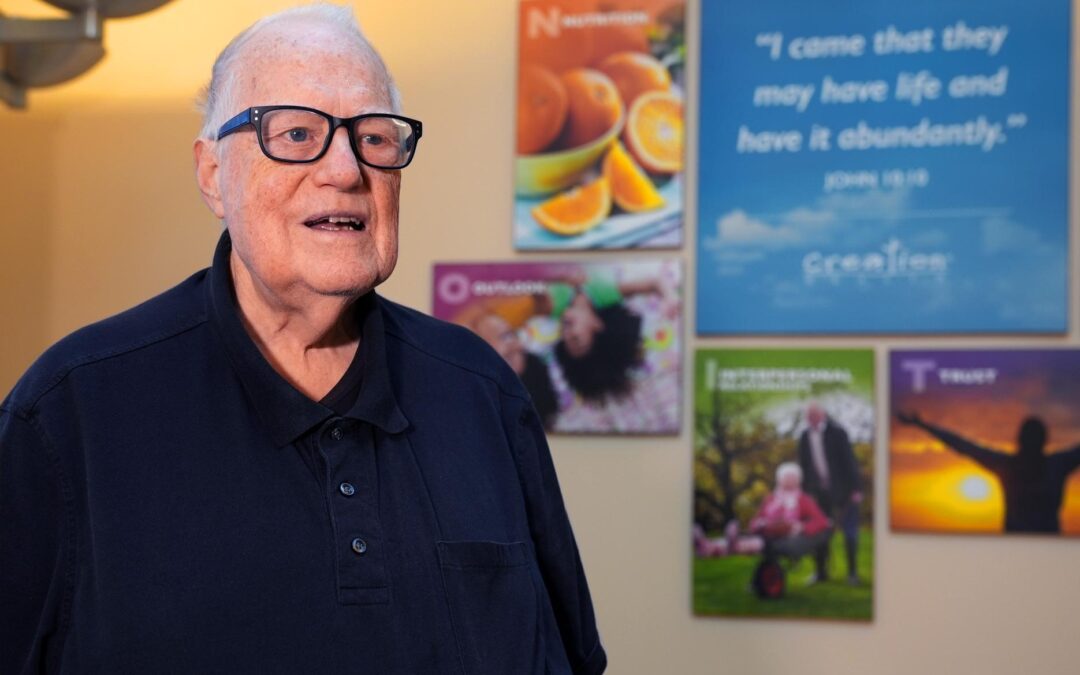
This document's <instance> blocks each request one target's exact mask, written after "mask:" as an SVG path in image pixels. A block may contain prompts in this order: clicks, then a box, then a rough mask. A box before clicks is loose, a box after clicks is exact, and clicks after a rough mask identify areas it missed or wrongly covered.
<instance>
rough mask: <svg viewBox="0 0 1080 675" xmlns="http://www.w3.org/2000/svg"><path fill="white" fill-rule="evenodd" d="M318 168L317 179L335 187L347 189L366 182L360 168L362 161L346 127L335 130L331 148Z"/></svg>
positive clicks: (320, 161)
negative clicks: (354, 149)
mask: <svg viewBox="0 0 1080 675" xmlns="http://www.w3.org/2000/svg"><path fill="white" fill-rule="evenodd" d="M315 164H316V166H317V167H318V173H317V177H318V178H319V179H320V182H323V183H326V184H330V185H335V186H338V187H340V188H342V189H347V188H351V187H355V186H357V185H361V184H363V182H364V174H363V171H362V170H361V168H360V161H359V160H358V159H357V157H356V153H355V152H354V151H353V147H352V143H351V142H350V140H349V131H348V130H347V129H346V128H345V127H339V128H337V129H335V130H334V135H333V137H331V139H330V147H329V148H327V149H326V154H325V155H323V156H322V158H320V159H319V161H318V162H316V163H315Z"/></svg>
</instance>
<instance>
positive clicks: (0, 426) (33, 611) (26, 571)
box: [0, 409, 74, 674]
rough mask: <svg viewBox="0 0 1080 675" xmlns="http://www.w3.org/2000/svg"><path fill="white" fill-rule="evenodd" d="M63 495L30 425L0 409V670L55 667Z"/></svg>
mask: <svg viewBox="0 0 1080 675" xmlns="http://www.w3.org/2000/svg"><path fill="white" fill-rule="evenodd" d="M63 493H64V490H63V488H62V486H61V481H60V472H59V471H58V467H57V465H56V464H55V456H52V455H50V453H49V452H48V449H47V448H46V446H45V443H44V441H43V439H42V436H41V434H40V433H39V432H38V429H37V428H36V427H35V425H34V423H33V422H32V421H31V420H28V419H24V418H22V417H20V416H17V415H16V414H14V413H12V412H10V411H8V410H5V409H0V673H12V674H16V673H22V674H29V673H48V672H54V671H55V667H56V665H57V657H58V655H59V651H60V647H61V642H62V633H63V626H62V624H63V623H64V617H63V614H64V609H65V606H66V605H67V604H68V602H69V599H70V589H71V583H72V581H73V578H74V564H73V560H70V559H69V553H70V552H71V551H72V549H73V548H74V546H73V545H72V544H71V543H70V542H69V537H71V535H72V529H73V528H72V526H71V524H70V522H69V521H68V518H67V514H68V513H70V511H68V509H67V508H66V505H65V500H64V498H63Z"/></svg>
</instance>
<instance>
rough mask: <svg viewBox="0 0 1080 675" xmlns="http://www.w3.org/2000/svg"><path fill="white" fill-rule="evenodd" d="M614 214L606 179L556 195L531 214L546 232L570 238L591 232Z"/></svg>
mask: <svg viewBox="0 0 1080 675" xmlns="http://www.w3.org/2000/svg"><path fill="white" fill-rule="evenodd" d="M609 213H611V186H609V185H608V181H607V178H605V177H603V176H601V177H599V178H597V179H596V180H594V181H592V182H591V183H588V184H586V185H582V186H581V187H575V188H571V189H569V190H567V191H566V192H563V193H560V194H558V195H555V196H554V197H552V198H551V199H549V200H547V201H546V202H544V203H542V204H540V205H539V206H537V207H536V208H534V209H533V210H532V216H533V218H535V219H536V222H538V223H540V225H542V226H543V227H544V229H546V230H548V231H550V232H554V233H555V234H561V235H564V236H570V235H574V234H581V233H582V232H585V231H587V230H591V229H592V228H594V227H596V226H597V225H599V224H600V223H602V222H603V221H604V219H605V218H607V217H608V214H609Z"/></svg>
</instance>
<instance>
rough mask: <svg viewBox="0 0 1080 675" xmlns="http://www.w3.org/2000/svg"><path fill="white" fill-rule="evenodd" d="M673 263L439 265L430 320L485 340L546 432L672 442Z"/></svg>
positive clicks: (676, 420) (676, 338)
mask: <svg viewBox="0 0 1080 675" xmlns="http://www.w3.org/2000/svg"><path fill="white" fill-rule="evenodd" d="M681 283H682V270H681V267H680V264H679V262H678V261H675V260H667V261H664V260H654V261H647V262H632V263H631V262H626V263H604V262H542V263H541V262H530V263H478V264H460V263H454V264H438V265H436V266H435V274H434V286H435V288H434V308H433V310H434V314H435V316H437V317H439V318H441V319H446V320H447V321H452V322H454V323H457V324H459V325H462V326H464V327H466V328H468V329H470V330H472V331H473V332H475V333H476V334H477V335H479V336H480V337H481V338H483V339H484V340H485V341H486V342H487V343H488V344H489V345H490V346H491V347H492V348H493V349H494V350H495V351H496V352H498V354H499V355H500V356H502V357H503V359H504V360H505V361H506V362H507V363H508V364H509V365H510V367H511V368H512V369H513V371H514V372H515V373H517V375H518V376H519V377H520V378H521V381H522V382H523V383H524V384H525V387H526V389H527V390H528V392H529V394H530V396H531V397H532V401H533V405H534V406H535V407H536V410H537V412H538V413H539V415H540V418H541V420H542V421H543V423H544V426H545V427H546V428H547V429H548V430H549V431H555V432H565V433H594V434H604V433H609V434H619V433H627V434H634V433H636V434H677V433H679V428H680V421H681V418H680V410H681V407H680V400H681V391H682V390H681V384H680V382H681V365H680V364H681V355H682V337H681V335H680V325H681V310H682V300H681Z"/></svg>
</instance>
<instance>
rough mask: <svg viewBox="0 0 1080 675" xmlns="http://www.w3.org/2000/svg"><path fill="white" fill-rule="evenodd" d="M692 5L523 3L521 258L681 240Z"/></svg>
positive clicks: (628, 0)
mask: <svg viewBox="0 0 1080 675" xmlns="http://www.w3.org/2000/svg"><path fill="white" fill-rule="evenodd" d="M685 9H686V2H685V0H521V2H520V4H519V18H518V68H517V119H516V132H517V133H516V148H515V151H514V195H515V196H514V225H513V227H514V234H513V238H514V246H515V247H516V248H517V249H519V250H539V249H587V248H588V249H591V248H604V249H613V248H676V247H679V246H681V245H682V241H683V238H682V237H683V235H682V232H683V161H684V154H685V153H684V137H685V113H684V110H685V97H684V92H685V72H686V71H685V62H686V18H685Z"/></svg>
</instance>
